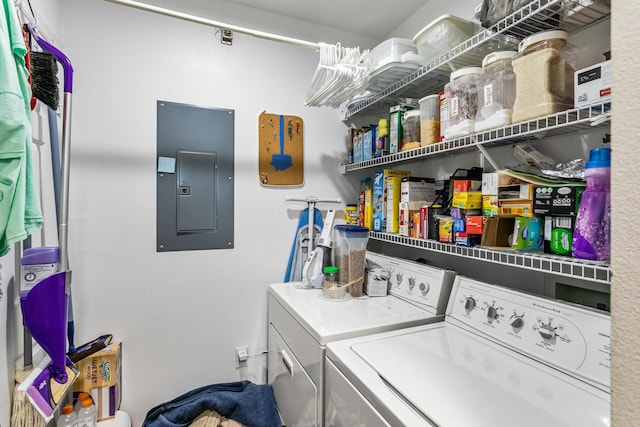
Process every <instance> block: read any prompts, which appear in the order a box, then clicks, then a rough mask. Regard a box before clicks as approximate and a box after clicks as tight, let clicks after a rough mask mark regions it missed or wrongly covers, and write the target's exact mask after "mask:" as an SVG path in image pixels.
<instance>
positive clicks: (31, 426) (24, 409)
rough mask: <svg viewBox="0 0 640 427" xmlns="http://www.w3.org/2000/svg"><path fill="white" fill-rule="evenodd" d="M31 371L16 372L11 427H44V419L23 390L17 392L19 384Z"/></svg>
mask: <svg viewBox="0 0 640 427" xmlns="http://www.w3.org/2000/svg"><path fill="white" fill-rule="evenodd" d="M30 373H31V371H24V370H20V371H17V372H16V386H15V388H14V390H13V407H12V409H11V427H45V426H46V423H45V422H44V418H42V415H40V413H39V412H38V410H37V409H36V408H34V407H33V405H32V404H31V402H30V401H29V397H28V396H27V392H26V391H24V390H18V387H20V384H22V382H23V381H24V380H26V379H27V377H28V376H29V374H30Z"/></svg>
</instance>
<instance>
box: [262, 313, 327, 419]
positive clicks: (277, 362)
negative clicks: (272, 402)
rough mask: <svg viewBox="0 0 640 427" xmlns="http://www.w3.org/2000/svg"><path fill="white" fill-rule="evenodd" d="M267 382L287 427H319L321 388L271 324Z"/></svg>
mask: <svg viewBox="0 0 640 427" xmlns="http://www.w3.org/2000/svg"><path fill="white" fill-rule="evenodd" d="M267 366H268V373H267V379H268V382H269V384H271V387H272V388H273V394H274V396H275V399H276V405H277V407H278V411H279V412H280V416H281V417H282V420H283V422H284V425H286V426H287V427H296V426H300V427H310V426H314V427H319V425H318V403H317V402H318V389H317V387H316V385H315V383H314V382H313V381H312V380H311V378H310V377H309V375H308V374H307V372H305V370H304V369H303V367H302V365H301V364H300V362H299V361H298V360H297V359H296V358H295V357H294V356H293V352H292V351H291V349H289V347H288V346H287V345H286V344H285V342H284V340H283V339H282V337H281V336H280V334H279V333H278V331H277V330H276V329H275V328H274V327H273V325H269V354H268V357H267Z"/></svg>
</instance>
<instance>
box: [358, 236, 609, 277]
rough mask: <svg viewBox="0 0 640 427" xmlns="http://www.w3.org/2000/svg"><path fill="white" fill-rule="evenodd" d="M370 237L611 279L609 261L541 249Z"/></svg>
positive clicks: (553, 271) (569, 274)
mask: <svg viewBox="0 0 640 427" xmlns="http://www.w3.org/2000/svg"><path fill="white" fill-rule="evenodd" d="M369 238H370V239H374V240H381V241H384V242H390V243H395V244H398V245H404V246H410V247H413V248H417V249H425V250H428V251H433V252H439V253H444V254H450V255H455V256H461V257H465V258H471V259H475V260H478V261H485V262H491V263H496V264H502V265H507V266H511V267H516V268H523V269H527V270H534V271H539V272H542V273H550V274H556V275H560V276H566V277H572V278H575V279H582V280H589V281H593V282H597V283H605V284H610V283H611V266H610V264H609V263H608V262H596V261H587V260H581V259H576V258H570V257H564V256H557V255H550V254H545V253H542V252H521V251H515V250H512V249H508V248H505V250H498V249H493V248H491V249H489V248H486V247H482V246H472V247H466V246H456V245H454V244H451V243H441V242H438V241H435V240H425V239H417V238H414V237H405V236H400V235H398V234H392V233H382V232H377V231H372V232H370V233H369Z"/></svg>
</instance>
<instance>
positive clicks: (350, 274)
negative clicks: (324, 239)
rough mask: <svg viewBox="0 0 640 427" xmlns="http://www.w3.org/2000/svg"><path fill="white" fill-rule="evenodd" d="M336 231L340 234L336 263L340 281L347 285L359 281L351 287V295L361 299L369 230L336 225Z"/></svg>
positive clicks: (354, 226) (355, 226)
mask: <svg viewBox="0 0 640 427" xmlns="http://www.w3.org/2000/svg"><path fill="white" fill-rule="evenodd" d="M335 229H336V231H337V232H338V239H337V242H336V252H335V253H336V258H335V263H336V266H337V267H338V275H339V281H340V283H341V284H347V283H349V282H351V281H353V280H356V279H358V280H357V281H356V282H355V283H354V284H353V285H351V286H350V287H349V293H350V294H351V296H352V297H360V296H362V284H363V282H364V275H365V256H366V253H367V242H368V241H369V229H368V228H366V227H360V226H357V225H345V224H340V225H336V226H335Z"/></svg>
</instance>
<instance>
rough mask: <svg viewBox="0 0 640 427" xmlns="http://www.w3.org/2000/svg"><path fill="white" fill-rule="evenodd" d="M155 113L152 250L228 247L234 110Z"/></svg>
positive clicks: (179, 107)
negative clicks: (155, 168) (153, 243)
mask: <svg viewBox="0 0 640 427" xmlns="http://www.w3.org/2000/svg"><path fill="white" fill-rule="evenodd" d="M157 110H158V111H157V122H158V123H157V157H158V158H157V160H158V163H157V165H158V166H157V180H156V182H157V184H156V227H157V230H156V250H157V251H158V252H168V251H189V250H200V249H231V248H233V229H234V228H233V173H234V172H233V160H234V159H233V150H234V147H233V145H234V111H233V110H227V109H222V108H205V107H197V106H193V105H186V104H177V103H174V102H167V101H158V103H157Z"/></svg>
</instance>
